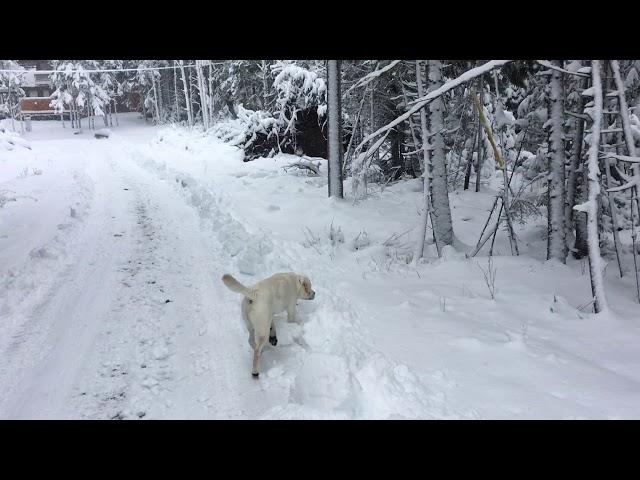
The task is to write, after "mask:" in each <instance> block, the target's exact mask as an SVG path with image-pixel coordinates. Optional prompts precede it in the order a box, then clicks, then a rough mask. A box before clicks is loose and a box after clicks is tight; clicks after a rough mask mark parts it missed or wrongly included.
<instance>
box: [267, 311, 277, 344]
mask: <svg viewBox="0 0 640 480" xmlns="http://www.w3.org/2000/svg"><path fill="white" fill-rule="evenodd" d="M269 343H270V344H271V345H273V346H274V347H275V346H276V345H277V344H278V335H277V334H276V319H275V318H272V319H271V329H270V330H269Z"/></svg>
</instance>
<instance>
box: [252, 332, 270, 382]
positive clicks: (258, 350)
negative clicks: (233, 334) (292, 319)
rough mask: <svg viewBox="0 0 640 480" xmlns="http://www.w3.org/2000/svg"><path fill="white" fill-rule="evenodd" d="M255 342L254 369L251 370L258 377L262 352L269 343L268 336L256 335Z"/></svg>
mask: <svg viewBox="0 0 640 480" xmlns="http://www.w3.org/2000/svg"><path fill="white" fill-rule="evenodd" d="M255 342H256V346H255V348H254V350H253V370H251V374H252V375H253V376H254V377H256V378H257V377H258V375H260V355H261V354H262V348H263V347H264V346H265V344H266V343H267V336H266V335H256V336H255Z"/></svg>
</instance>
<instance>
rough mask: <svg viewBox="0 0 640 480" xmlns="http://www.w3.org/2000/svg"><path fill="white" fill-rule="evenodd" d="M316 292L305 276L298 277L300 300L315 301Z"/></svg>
mask: <svg viewBox="0 0 640 480" xmlns="http://www.w3.org/2000/svg"><path fill="white" fill-rule="evenodd" d="M315 296H316V292H314V291H313V289H312V288H311V280H309V279H308V278H307V277H305V276H304V275H298V298H304V299H305V300H313V299H314V298H315Z"/></svg>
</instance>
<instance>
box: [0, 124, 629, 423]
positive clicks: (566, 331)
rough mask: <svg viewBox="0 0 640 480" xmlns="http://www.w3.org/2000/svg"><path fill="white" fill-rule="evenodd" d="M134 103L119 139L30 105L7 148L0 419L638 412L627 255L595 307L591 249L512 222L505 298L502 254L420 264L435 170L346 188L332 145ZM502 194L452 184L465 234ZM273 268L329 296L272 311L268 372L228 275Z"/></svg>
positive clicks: (609, 274)
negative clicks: (338, 180) (255, 354)
mask: <svg viewBox="0 0 640 480" xmlns="http://www.w3.org/2000/svg"><path fill="white" fill-rule="evenodd" d="M137 117H138V116H137V115H135V114H128V115H121V116H120V126H118V127H113V128H111V129H110V130H111V135H110V137H109V138H106V139H96V138H94V136H93V132H90V131H88V130H85V132H84V133H82V134H80V135H73V134H72V132H71V130H70V129H69V128H67V129H63V128H62V127H61V125H60V124H59V122H56V121H51V122H33V131H32V132H28V133H26V134H25V135H24V138H25V140H26V141H27V142H28V143H27V142H24V145H27V146H30V147H31V149H28V148H26V147H25V146H24V145H23V144H16V145H15V148H13V149H12V150H0V201H1V202H2V205H3V206H2V208H0V418H127V419H129V418H130V419H136V418H143V419H147V418H236V419H239V418H317V419H322V418H337V419H354V418H355V419H358V418H427V419H429V418H451V419H456V418H640V351H638V345H640V306H638V304H637V303H634V298H635V296H634V295H635V286H634V283H633V281H632V278H631V275H627V276H626V277H625V278H624V279H622V280H621V279H620V278H618V276H617V272H616V268H613V265H611V266H610V267H609V268H608V269H607V270H606V275H605V282H606V287H607V294H608V298H609V301H610V303H611V305H612V312H611V313H610V314H607V315H593V314H591V313H589V312H590V309H589V308H588V307H586V308H582V310H584V311H581V310H580V309H579V308H578V307H582V306H584V305H585V304H587V302H588V301H589V297H590V287H589V280H588V279H589V277H588V268H587V266H586V264H585V262H579V261H575V260H571V259H570V260H569V261H568V264H567V265H562V264H559V263H556V262H546V261H545V260H544V252H545V238H544V234H545V230H546V223H545V221H544V219H540V220H539V221H537V222H530V223H529V224H528V226H527V227H526V228H525V227H518V235H519V239H520V249H521V253H522V255H521V256H519V257H512V256H511V255H510V254H509V247H508V242H507V241H506V239H505V238H504V233H501V234H499V236H498V240H497V241H496V252H497V253H498V255H496V256H495V257H494V264H495V268H496V272H497V276H496V281H495V286H496V293H495V299H493V300H492V299H491V297H490V295H489V291H488V289H487V285H486V284H485V281H484V277H483V273H482V271H481V269H480V268H479V266H481V267H482V268H484V269H486V268H487V258H486V257H480V256H479V257H476V258H475V259H465V258H464V255H463V254H461V253H459V252H455V251H453V250H452V249H449V250H446V251H445V256H444V258H442V259H438V258H437V256H436V254H435V251H434V249H433V247H431V249H430V250H429V251H428V257H427V258H426V259H425V261H424V262H422V263H419V264H418V265H417V266H412V265H411V264H408V263H407V261H406V254H407V253H409V252H411V251H412V243H411V242H412V241H413V238H414V235H415V232H414V230H413V229H414V227H415V226H416V225H417V223H418V222H417V220H418V209H419V202H420V198H421V195H420V191H421V185H420V182H419V180H409V181H401V182H398V183H396V184H394V185H391V186H388V187H386V188H383V189H381V188H380V187H375V188H372V190H371V195H370V196H369V197H367V198H365V199H362V200H360V201H358V202H355V203H354V202H353V201H352V199H349V198H348V199H346V200H345V201H336V200H333V199H328V198H327V182H326V178H325V176H324V175H325V174H326V164H322V165H321V175H320V176H309V175H307V174H306V172H304V171H300V170H298V169H296V168H286V167H287V165H289V164H290V163H291V162H293V161H295V160H296V157H292V156H287V155H282V156H279V157H276V158H275V159H258V160H256V161H253V162H248V163H244V162H242V153H241V152H240V151H239V150H238V149H236V148H234V147H230V146H228V145H224V144H221V143H220V142H219V141H217V140H215V139H214V138H212V137H210V136H208V137H207V136H204V135H202V134H201V133H200V132H191V133H190V132H187V131H186V130H183V129H176V128H158V127H152V126H150V125H148V124H144V122H143V121H142V120H140V119H138V118H137ZM67 126H68V125H67ZM345 192H347V193H348V192H350V183H349V182H346V184H345ZM493 193H494V192H491V191H486V192H481V193H475V192H471V191H468V192H463V193H462V192H461V193H453V194H452V195H451V204H452V213H453V215H454V222H455V223H454V228H455V231H456V235H457V237H458V238H459V240H460V241H461V242H462V243H465V244H468V245H473V244H475V242H476V240H477V236H478V234H479V232H480V230H481V229H482V225H483V224H484V221H485V219H486V215H487V210H488V209H489V207H490V206H491V202H492V201H493ZM627 264H628V263H627ZM277 271H295V272H299V273H303V274H305V275H307V276H309V277H310V279H311V281H312V283H313V288H314V290H315V291H316V298H315V300H312V301H303V300H301V301H300V302H299V305H298V311H299V315H298V316H299V319H298V321H299V323H288V322H287V320H286V315H282V316H279V317H278V320H277V326H278V329H277V330H278V340H279V342H278V345H277V346H276V347H272V346H271V345H267V346H266V348H265V350H264V353H263V359H262V374H261V376H260V378H259V379H258V380H256V379H254V378H252V376H251V349H250V347H249V344H248V342H247V333H246V331H245V329H244V326H243V322H242V320H241V318H240V300H241V299H240V297H239V296H238V295H237V294H234V293H232V292H230V291H229V290H227V289H226V288H225V287H224V285H223V284H222V282H221V281H220V277H221V276H222V274H223V273H227V272H228V273H231V274H233V275H234V276H236V278H238V279H239V280H240V281H242V282H243V283H247V284H251V283H253V282H255V281H257V280H259V279H262V278H264V277H267V276H269V275H271V274H272V273H275V272H277Z"/></svg>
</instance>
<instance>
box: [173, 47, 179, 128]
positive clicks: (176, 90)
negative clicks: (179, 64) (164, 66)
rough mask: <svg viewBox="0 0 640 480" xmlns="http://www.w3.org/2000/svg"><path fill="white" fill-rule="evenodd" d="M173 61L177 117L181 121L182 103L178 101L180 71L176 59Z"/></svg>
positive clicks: (177, 120)
mask: <svg viewBox="0 0 640 480" xmlns="http://www.w3.org/2000/svg"><path fill="white" fill-rule="evenodd" d="M172 62H173V97H174V100H175V103H176V114H175V117H174V118H175V119H176V122H179V121H180V104H179V103H178V72H177V71H176V61H175V60H172Z"/></svg>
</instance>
